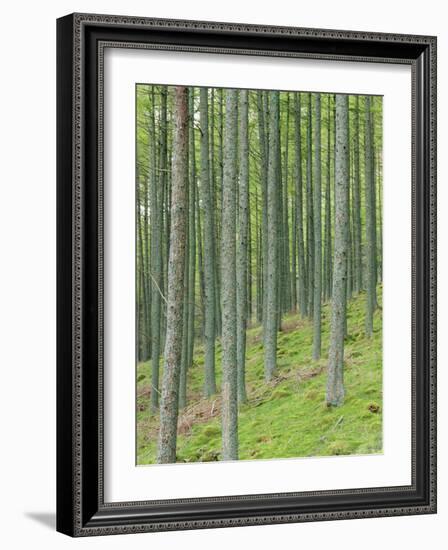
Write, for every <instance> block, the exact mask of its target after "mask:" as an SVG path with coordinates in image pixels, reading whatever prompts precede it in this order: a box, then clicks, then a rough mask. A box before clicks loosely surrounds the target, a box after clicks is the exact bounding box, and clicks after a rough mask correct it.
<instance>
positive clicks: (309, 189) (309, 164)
mask: <svg viewBox="0 0 448 550" xmlns="http://www.w3.org/2000/svg"><path fill="white" fill-rule="evenodd" d="M312 124H313V122H312V94H308V126H307V136H306V151H307V153H306V205H307V206H306V218H307V235H306V239H307V249H308V254H307V256H308V258H307V271H308V292H307V294H308V307H307V309H308V316H309V317H310V318H312V316H313V313H314V220H313V215H314V212H313V152H312V131H313V130H312Z"/></svg>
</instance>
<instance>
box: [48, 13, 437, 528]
mask: <svg viewBox="0 0 448 550" xmlns="http://www.w3.org/2000/svg"><path fill="white" fill-rule="evenodd" d="M57 50H58V59H57V72H58V75H57V86H58V88H57V92H58V93H57V100H58V104H57V119H58V124H57V134H58V135H57V141H58V154H57V157H58V165H57V186H58V187H57V191H58V199H57V216H58V218H57V219H58V247H57V250H58V367H57V368H58V371H57V372H58V383H57V386H58V387H57V391H58V398H57V407H58V411H57V413H58V425H57V432H58V434H57V435H58V444H57V452H58V456H57V467H58V471H57V486H58V489H57V529H58V530H59V531H60V532H62V533H65V534H68V535H71V536H89V535H106V534H116V533H136V532H146V531H160V530H172V529H199V528H210V527H227V526H238V525H259V524H266V523H285V522H302V521H321V520H332V519H349V518H368V517H379V516H392V515H404V514H427V513H435V511H436V38H435V37H429V36H408V35H400V34H377V33H369V32H351V31H335V30H321V29H303V28H292V27H269V26H255V25H249V24H248V25H241V24H230V23H213V22H199V21H177V20H161V19H147V18H137V17H124V16H109V15H92V14H73V15H69V16H66V17H63V18H61V19H59V20H58V21H57Z"/></svg>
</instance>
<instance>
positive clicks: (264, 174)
mask: <svg viewBox="0 0 448 550" xmlns="http://www.w3.org/2000/svg"><path fill="white" fill-rule="evenodd" d="M265 93H266V92H262V91H258V92H257V110H258V139H259V148H260V180H261V264H262V292H261V300H262V304H261V305H262V310H263V315H262V319H263V327H264V329H265V325H266V297H265V293H266V288H267V257H268V221H267V220H268V214H267V212H268V194H267V178H268V157H269V154H268V153H269V150H268V146H267V139H266V112H265V102H264V94H265Z"/></svg>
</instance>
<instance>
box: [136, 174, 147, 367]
mask: <svg viewBox="0 0 448 550" xmlns="http://www.w3.org/2000/svg"><path fill="white" fill-rule="evenodd" d="M145 187H146V185H145ZM137 212H138V215H137V227H138V253H139V271H140V276H141V278H140V281H141V284H140V289H141V294H142V298H143V304H142V308H141V310H142V312H143V327H144V338H143V346H142V359H143V360H144V361H147V359H148V356H149V345H148V344H149V341H148V331H149V319H148V311H149V310H148V296H147V286H146V270H145V263H146V262H145V256H144V243H143V229H142V221H144V219H145V216H144V217H143V220H142V216H141V201H140V182H139V181H138V179H137ZM137 318H138V317H137ZM137 334H139V333H138V332H137Z"/></svg>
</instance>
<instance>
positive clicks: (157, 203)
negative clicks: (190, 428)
mask: <svg viewBox="0 0 448 550" xmlns="http://www.w3.org/2000/svg"><path fill="white" fill-rule="evenodd" d="M151 96H152V110H151V113H150V132H149V138H150V151H149V154H150V171H151V183H150V198H149V201H150V216H151V267H150V269H151V277H150V279H151V288H152V297H151V336H152V342H151V410H152V411H153V412H154V411H155V410H156V409H157V408H158V406H159V370H160V369H159V361H160V352H161V345H160V344H161V342H160V336H161V322H160V321H161V293H162V288H163V285H162V256H161V237H162V219H161V211H162V208H161V206H162V205H161V197H160V196H159V195H160V194H159V192H158V186H159V185H158V184H159V178H157V153H156V151H157V144H156V130H155V113H154V111H155V94H154V87H152V94H151ZM165 108H166V103H165ZM164 131H166V125H165V128H161V133H163V132H164Z"/></svg>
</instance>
